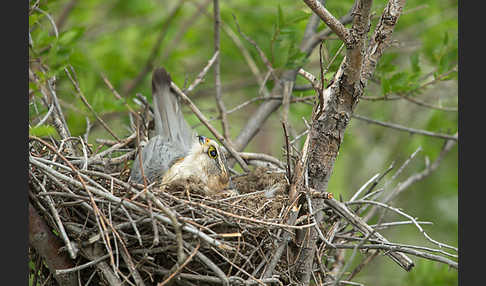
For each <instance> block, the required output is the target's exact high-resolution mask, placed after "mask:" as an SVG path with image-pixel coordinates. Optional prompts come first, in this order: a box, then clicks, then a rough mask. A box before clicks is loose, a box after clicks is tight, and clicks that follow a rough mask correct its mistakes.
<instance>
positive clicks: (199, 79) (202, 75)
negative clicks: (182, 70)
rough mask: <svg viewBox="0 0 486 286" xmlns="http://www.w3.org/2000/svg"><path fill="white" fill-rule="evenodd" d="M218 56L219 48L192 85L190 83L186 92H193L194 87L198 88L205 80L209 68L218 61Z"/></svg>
mask: <svg viewBox="0 0 486 286" xmlns="http://www.w3.org/2000/svg"><path fill="white" fill-rule="evenodd" d="M218 58H219V50H218V51H216V52H215V53H214V55H213V57H212V58H211V59H209V61H208V63H207V65H206V66H205V67H204V68H203V69H202V71H201V72H200V73H199V74H198V75H197V77H196V79H195V80H194V82H193V83H191V85H189V87H188V88H187V89H185V90H184V92H191V91H192V90H194V88H196V86H198V85H199V84H200V83H201V82H202V81H203V78H204V77H205V76H206V74H207V73H208V71H209V69H210V68H211V66H212V65H213V64H214V63H215V62H216V59H218Z"/></svg>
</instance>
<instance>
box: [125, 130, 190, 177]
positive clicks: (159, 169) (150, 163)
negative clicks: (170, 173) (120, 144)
mask: <svg viewBox="0 0 486 286" xmlns="http://www.w3.org/2000/svg"><path fill="white" fill-rule="evenodd" d="M141 155H142V166H143V175H144V176H145V177H146V178H147V181H148V182H149V183H151V182H153V181H154V180H155V179H157V178H160V177H162V175H163V174H165V172H167V170H168V169H169V168H170V167H171V166H172V165H173V163H174V162H175V161H177V160H179V159H181V158H183V157H185V156H186V155H187V151H186V150H183V149H181V148H180V146H177V145H175V144H174V142H169V141H168V140H167V139H166V138H163V137H162V136H160V135H157V136H155V137H153V138H152V139H150V140H149V141H148V143H147V145H145V147H143V149H142V152H141ZM130 181H132V182H135V183H139V184H141V183H143V176H142V172H141V169H140V153H139V154H137V156H136V157H135V160H134V161H133V165H132V170H131V173H130Z"/></svg>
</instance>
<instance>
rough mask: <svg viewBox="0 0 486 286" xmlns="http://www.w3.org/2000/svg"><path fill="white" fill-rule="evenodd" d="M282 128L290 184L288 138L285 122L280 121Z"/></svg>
mask: <svg viewBox="0 0 486 286" xmlns="http://www.w3.org/2000/svg"><path fill="white" fill-rule="evenodd" d="M282 127H283V130H284V136H285V146H286V150H287V156H286V157H287V179H288V180H289V182H290V180H292V174H291V172H290V148H289V136H288V135H287V126H286V122H285V121H282Z"/></svg>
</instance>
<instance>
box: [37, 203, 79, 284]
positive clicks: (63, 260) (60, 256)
mask: <svg viewBox="0 0 486 286" xmlns="http://www.w3.org/2000/svg"><path fill="white" fill-rule="evenodd" d="M29 244H30V245H31V246H32V247H33V248H34V249H35V250H36V252H37V253H38V254H39V255H40V256H41V257H42V258H43V259H44V261H45V263H46V265H47V267H48V268H49V270H50V272H51V273H52V274H53V275H54V278H55V279H56V281H57V282H58V283H59V285H73V286H75V285H78V284H77V279H76V274H75V273H61V274H57V273H56V270H60V269H67V268H72V267H74V264H73V261H72V260H71V259H69V256H68V255H67V254H66V253H65V252H59V249H60V248H61V247H62V246H63V244H62V242H61V241H60V240H59V238H58V237H56V236H55V235H54V234H53V233H52V231H51V229H50V228H49V227H48V225H47V224H46V223H45V222H44V219H43V218H42V217H41V216H40V215H39V214H38V213H37V211H36V210H35V208H34V207H33V206H32V204H31V203H30V202H29Z"/></svg>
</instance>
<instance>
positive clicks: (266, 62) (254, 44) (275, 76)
mask: <svg viewBox="0 0 486 286" xmlns="http://www.w3.org/2000/svg"><path fill="white" fill-rule="evenodd" d="M232 15H233V19H234V21H235V25H236V29H238V33H240V35H241V36H242V37H243V38H245V40H247V41H248V42H249V43H250V44H252V45H253V47H255V49H256V50H257V52H258V55H259V56H260V58H261V59H262V61H263V63H264V64H265V65H266V66H267V69H268V70H269V71H270V72H271V74H272V76H273V79H274V80H275V81H279V78H278V77H277V75H276V74H275V71H274V69H273V67H272V64H271V63H270V61H269V60H268V58H267V56H266V55H265V53H264V52H263V51H262V49H261V48H260V47H259V46H258V44H257V43H256V42H255V41H254V40H253V39H252V38H250V37H248V36H247V35H246V34H245V33H243V31H241V29H240V25H239V24H238V20H237V19H236V16H235V14H232Z"/></svg>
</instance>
